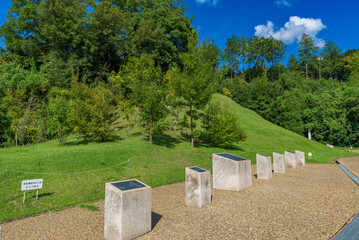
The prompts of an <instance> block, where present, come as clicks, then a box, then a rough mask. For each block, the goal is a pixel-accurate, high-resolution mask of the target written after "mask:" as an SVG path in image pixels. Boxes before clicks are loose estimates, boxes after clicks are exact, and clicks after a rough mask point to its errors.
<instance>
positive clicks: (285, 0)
mask: <svg viewBox="0 0 359 240" xmlns="http://www.w3.org/2000/svg"><path fill="white" fill-rule="evenodd" d="M293 1H295V0H275V1H274V4H275V5H277V6H278V7H291V6H292V2H293Z"/></svg>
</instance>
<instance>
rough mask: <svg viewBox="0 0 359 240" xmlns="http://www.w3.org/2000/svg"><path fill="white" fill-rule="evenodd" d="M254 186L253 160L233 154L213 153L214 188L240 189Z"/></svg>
mask: <svg viewBox="0 0 359 240" xmlns="http://www.w3.org/2000/svg"><path fill="white" fill-rule="evenodd" d="M250 186H252V169H251V160H247V159H244V158H241V157H237V156H235V155H232V154H228V153H222V154H213V188H217V189H226V190H235V191H239V190H241V189H243V188H246V187H250Z"/></svg>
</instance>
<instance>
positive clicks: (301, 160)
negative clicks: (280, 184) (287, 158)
mask: <svg viewBox="0 0 359 240" xmlns="http://www.w3.org/2000/svg"><path fill="white" fill-rule="evenodd" d="M295 155H296V157H297V164H298V166H305V154H304V152H301V151H298V150H295Z"/></svg>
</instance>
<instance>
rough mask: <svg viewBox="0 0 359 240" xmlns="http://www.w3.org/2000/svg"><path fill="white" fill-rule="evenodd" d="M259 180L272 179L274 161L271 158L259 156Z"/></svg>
mask: <svg viewBox="0 0 359 240" xmlns="http://www.w3.org/2000/svg"><path fill="white" fill-rule="evenodd" d="M256 159H257V178H258V179H270V178H272V161H271V157H270V156H266V155H263V154H257V155H256Z"/></svg>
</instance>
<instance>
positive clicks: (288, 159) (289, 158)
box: [284, 151, 297, 169]
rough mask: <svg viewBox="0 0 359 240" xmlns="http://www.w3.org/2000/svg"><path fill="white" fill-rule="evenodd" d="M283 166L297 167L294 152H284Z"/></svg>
mask: <svg viewBox="0 0 359 240" xmlns="http://www.w3.org/2000/svg"><path fill="white" fill-rule="evenodd" d="M284 159H285V168H286V169H288V168H291V169H297V156H296V155H295V153H294V152H287V151H285V152H284Z"/></svg>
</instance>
